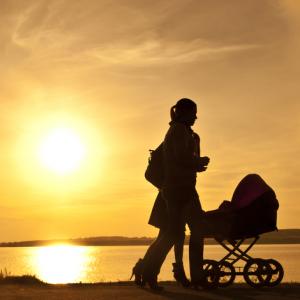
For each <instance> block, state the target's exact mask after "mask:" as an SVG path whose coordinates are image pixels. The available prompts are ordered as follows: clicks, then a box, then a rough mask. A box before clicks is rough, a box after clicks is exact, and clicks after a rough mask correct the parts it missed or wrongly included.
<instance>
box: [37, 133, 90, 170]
mask: <svg viewBox="0 0 300 300" xmlns="http://www.w3.org/2000/svg"><path fill="white" fill-rule="evenodd" d="M84 156H85V147H84V145H83V143H82V141H81V139H80V137H79V136H78V134H76V132H74V131H73V130H71V129H69V128H57V129H54V130H53V131H51V132H50V133H49V134H48V135H47V136H46V137H45V138H44V140H42V142H41V144H40V147H39V159H40V162H41V163H42V165H43V166H44V167H46V168H47V169H49V170H51V171H54V172H55V173H58V174H62V175H63V174H66V173H70V172H72V171H74V170H76V169H77V168H79V166H80V163H81V161H82V159H83V158H84Z"/></svg>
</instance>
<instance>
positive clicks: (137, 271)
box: [130, 258, 144, 286]
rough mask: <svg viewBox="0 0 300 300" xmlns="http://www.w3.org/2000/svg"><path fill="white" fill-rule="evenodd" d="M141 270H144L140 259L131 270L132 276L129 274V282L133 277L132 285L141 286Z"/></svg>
mask: <svg viewBox="0 0 300 300" xmlns="http://www.w3.org/2000/svg"><path fill="white" fill-rule="evenodd" d="M143 268H144V264H143V260H142V259H141V258H140V259H139V260H138V262H137V263H136V264H135V266H134V267H133V268H132V274H131V277H130V280H131V279H132V277H133V276H134V283H135V284H136V285H139V286H142V274H143Z"/></svg>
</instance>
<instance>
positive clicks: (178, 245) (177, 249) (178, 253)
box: [174, 232, 185, 266]
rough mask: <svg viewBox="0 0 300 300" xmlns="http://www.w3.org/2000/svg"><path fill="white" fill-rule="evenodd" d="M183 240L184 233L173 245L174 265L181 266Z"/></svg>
mask: <svg viewBox="0 0 300 300" xmlns="http://www.w3.org/2000/svg"><path fill="white" fill-rule="evenodd" d="M184 240H185V232H182V233H181V234H180V236H178V239H177V240H176V242H175V245H174V256H175V263H176V264H177V265H178V266H183V247H184Z"/></svg>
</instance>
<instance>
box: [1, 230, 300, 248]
mask: <svg viewBox="0 0 300 300" xmlns="http://www.w3.org/2000/svg"><path fill="white" fill-rule="evenodd" d="M188 239H189V237H188V236H187V238H186V244H188ZM153 240H154V238H152V237H122V236H104V237H87V238H76V239H52V240H34V241H17V242H2V243H0V247H39V246H50V245H55V244H71V245H76V246H147V245H150V244H151V243H152V242H153ZM249 241H250V240H249ZM246 242H247V240H246V241H245V243H246ZM257 243H258V244H267V245H268V244H300V229H281V230H279V231H273V232H269V233H265V234H262V235H261V236H260V239H259V240H258V242H257ZM205 244H206V245H216V244H218V243H217V242H216V241H215V240H214V239H212V238H207V239H205Z"/></svg>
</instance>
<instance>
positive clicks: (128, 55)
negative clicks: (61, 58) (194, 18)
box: [87, 40, 260, 66]
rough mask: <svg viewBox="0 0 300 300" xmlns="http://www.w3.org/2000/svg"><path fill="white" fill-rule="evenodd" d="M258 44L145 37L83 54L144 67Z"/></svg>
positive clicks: (215, 55) (252, 46)
mask: <svg viewBox="0 0 300 300" xmlns="http://www.w3.org/2000/svg"><path fill="white" fill-rule="evenodd" d="M259 47H260V46H259V45H242V44H241V45H224V46H213V45H209V44H208V43H206V42H204V41H202V40H195V41H190V42H187V43H185V42H177V43H169V44H167V43H163V42H160V41H157V40H148V41H144V42H141V43H139V44H136V45H117V44H116V45H110V46H107V47H99V48H96V49H92V50H90V51H88V52H87V55H88V56H89V55H90V56H91V57H95V58H96V59H97V61H98V62H99V63H102V64H113V65H115V64H119V65H129V66H130V65H131V66H148V65H169V64H174V63H176V64H177V63H179V64H182V63H190V62H194V61H200V60H207V59H212V58H214V57H220V56H222V55H226V54H234V53H236V52H240V51H249V50H253V49H257V48H259Z"/></svg>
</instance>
